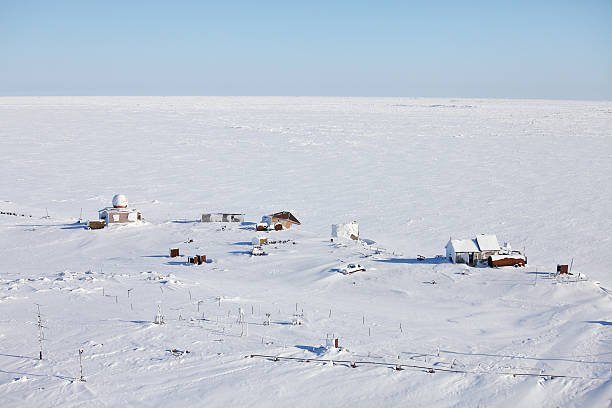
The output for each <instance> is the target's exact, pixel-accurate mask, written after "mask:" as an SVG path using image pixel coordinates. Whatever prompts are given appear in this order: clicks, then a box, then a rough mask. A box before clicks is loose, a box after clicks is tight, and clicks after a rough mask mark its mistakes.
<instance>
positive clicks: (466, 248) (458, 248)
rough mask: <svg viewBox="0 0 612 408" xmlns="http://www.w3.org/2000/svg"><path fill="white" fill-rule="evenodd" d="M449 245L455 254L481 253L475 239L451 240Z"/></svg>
mask: <svg viewBox="0 0 612 408" xmlns="http://www.w3.org/2000/svg"><path fill="white" fill-rule="evenodd" d="M449 244H450V245H451V246H452V247H453V249H454V250H455V252H480V250H479V249H478V245H476V241H474V240H473V239H451V240H450V242H449Z"/></svg>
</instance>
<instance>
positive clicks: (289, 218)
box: [261, 211, 301, 229]
mask: <svg viewBox="0 0 612 408" xmlns="http://www.w3.org/2000/svg"><path fill="white" fill-rule="evenodd" d="M261 222H263V223H266V224H268V225H269V226H272V225H274V226H276V224H280V225H282V227H283V229H289V228H291V225H293V224H296V225H301V223H300V221H298V219H297V218H295V216H294V215H293V214H291V213H290V212H289V211H281V212H277V213H274V214H268V215H265V216H263V217H262V218H261ZM275 229H276V228H275Z"/></svg>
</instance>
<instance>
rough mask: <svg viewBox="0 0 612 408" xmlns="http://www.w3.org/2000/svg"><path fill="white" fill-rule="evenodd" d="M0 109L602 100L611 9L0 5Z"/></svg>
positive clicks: (610, 89)
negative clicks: (80, 103) (42, 98)
mask: <svg viewBox="0 0 612 408" xmlns="http://www.w3.org/2000/svg"><path fill="white" fill-rule="evenodd" d="M0 95H348V96H450V97H508V98H561V99H606V100H612V0H606V1H594V0H593V1H591V0H574V1H561V0H560V1H509V0H508V1H482V2H470V1H456V2H450V1H449V2H445V1H422V2H416V1H414V2H411V1H369V2H365V1H358V0H354V1H336V2H332V1H315V0H313V1H288V0H285V1H249V2H247V1H244V2H243V1H210V2H208V1H170V0H168V1H153V0H151V1H131V0H125V1H108V0H105V1H102V0H100V1H93V0H92V1H88V0H79V1H61V0H56V1H51V0H48V1H27V0H14V1H13V0H0Z"/></svg>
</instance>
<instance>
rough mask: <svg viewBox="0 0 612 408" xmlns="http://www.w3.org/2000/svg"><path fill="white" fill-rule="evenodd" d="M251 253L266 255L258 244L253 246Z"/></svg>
mask: <svg viewBox="0 0 612 408" xmlns="http://www.w3.org/2000/svg"><path fill="white" fill-rule="evenodd" d="M251 255H253V256H261V255H268V254H267V253H266V252H265V251H264V250H263V249H262V248H261V247H260V246H254V247H253V249H252V250H251Z"/></svg>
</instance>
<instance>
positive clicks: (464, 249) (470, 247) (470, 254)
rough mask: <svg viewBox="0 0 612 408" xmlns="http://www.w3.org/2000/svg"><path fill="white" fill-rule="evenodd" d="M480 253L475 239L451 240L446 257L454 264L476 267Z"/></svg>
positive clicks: (447, 246) (447, 245)
mask: <svg viewBox="0 0 612 408" xmlns="http://www.w3.org/2000/svg"><path fill="white" fill-rule="evenodd" d="M479 252H480V249H478V244H477V243H476V240H474V239H451V240H450V241H448V244H446V256H447V258H448V259H449V260H450V261H451V262H452V263H465V264H468V265H474V264H475V263H476V260H477V259H478V257H477V256H478V253H479Z"/></svg>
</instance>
